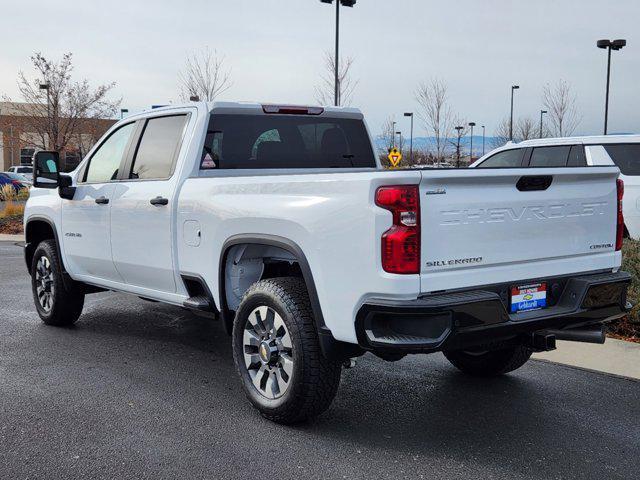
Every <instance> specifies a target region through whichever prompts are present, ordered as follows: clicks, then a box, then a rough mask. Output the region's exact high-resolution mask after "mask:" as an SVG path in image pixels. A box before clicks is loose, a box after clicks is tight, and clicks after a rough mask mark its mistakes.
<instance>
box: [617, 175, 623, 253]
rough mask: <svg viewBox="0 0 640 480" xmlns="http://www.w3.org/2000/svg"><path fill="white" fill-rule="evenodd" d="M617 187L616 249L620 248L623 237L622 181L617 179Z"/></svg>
mask: <svg viewBox="0 0 640 480" xmlns="http://www.w3.org/2000/svg"><path fill="white" fill-rule="evenodd" d="M616 185H617V187H618V221H617V223H616V250H622V239H623V237H624V215H622V196H623V195H624V182H623V181H622V180H620V179H618V180H617V182H616Z"/></svg>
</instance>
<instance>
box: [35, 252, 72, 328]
mask: <svg viewBox="0 0 640 480" xmlns="http://www.w3.org/2000/svg"><path fill="white" fill-rule="evenodd" d="M60 265H61V263H60V259H59V258H58V250H57V248H56V243H55V241H54V240H45V241H43V242H41V243H40V244H39V245H38V247H37V248H36V251H35V252H34V254H33V260H32V262H31V289H32V291H33V300H34V303H35V305H36V309H37V310H38V315H40V318H41V319H42V321H43V322H44V323H46V324H47V325H54V326H56V327H62V326H69V325H72V324H73V323H75V321H76V320H77V319H78V317H79V316H80V314H81V313H82V307H83V306H84V293H83V292H81V291H80V290H79V289H78V288H77V287H72V288H70V289H66V288H65V285H64V282H63V280H62V269H61V268H60Z"/></svg>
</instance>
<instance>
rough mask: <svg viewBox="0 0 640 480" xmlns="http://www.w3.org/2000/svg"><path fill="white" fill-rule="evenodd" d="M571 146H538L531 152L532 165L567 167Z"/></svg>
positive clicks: (530, 163) (530, 162) (530, 164)
mask: <svg viewBox="0 0 640 480" xmlns="http://www.w3.org/2000/svg"><path fill="white" fill-rule="evenodd" d="M570 149H571V147H570V146H568V145H564V146H561V147H536V148H534V149H533V153H532V154H531V160H530V161H529V166H530V167H566V166H567V160H568V158H569V150H570Z"/></svg>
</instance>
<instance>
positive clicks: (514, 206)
mask: <svg viewBox="0 0 640 480" xmlns="http://www.w3.org/2000/svg"><path fill="white" fill-rule="evenodd" d="M618 173H619V171H618V169H617V167H585V168H535V169H533V168H527V169H521V168H518V169H466V170H460V169H457V170H424V171H422V179H421V183H420V209H421V212H420V214H421V222H420V224H421V257H422V261H421V263H422V266H421V291H422V292H432V291H434V290H443V289H446V290H449V289H457V288H468V287H473V286H482V285H490V284H495V283H503V282H513V281H517V280H525V279H535V278H545V277H551V276H555V275H565V274H570V273H577V272H587V271H594V270H602V269H612V268H614V267H617V266H619V264H620V258H621V256H620V252H616V251H615V243H616V242H615V239H616V221H617V217H616V209H617V193H616V178H617V177H618Z"/></svg>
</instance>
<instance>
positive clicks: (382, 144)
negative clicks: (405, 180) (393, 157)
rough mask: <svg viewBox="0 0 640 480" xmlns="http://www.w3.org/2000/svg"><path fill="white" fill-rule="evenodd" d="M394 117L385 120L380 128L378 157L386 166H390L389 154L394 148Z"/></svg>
mask: <svg viewBox="0 0 640 480" xmlns="http://www.w3.org/2000/svg"><path fill="white" fill-rule="evenodd" d="M394 123H395V121H394V117H393V116H390V117H387V119H386V120H385V121H384V123H383V124H382V126H381V129H380V135H378V145H379V146H378V157H379V158H380V161H381V162H382V164H383V165H384V166H387V167H388V166H389V159H388V158H387V156H388V155H389V152H390V151H391V149H392V148H393V144H394V135H395V130H394V128H393V127H394Z"/></svg>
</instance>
